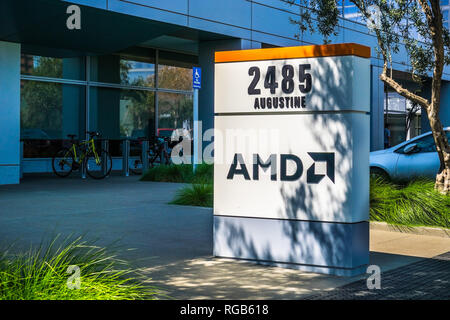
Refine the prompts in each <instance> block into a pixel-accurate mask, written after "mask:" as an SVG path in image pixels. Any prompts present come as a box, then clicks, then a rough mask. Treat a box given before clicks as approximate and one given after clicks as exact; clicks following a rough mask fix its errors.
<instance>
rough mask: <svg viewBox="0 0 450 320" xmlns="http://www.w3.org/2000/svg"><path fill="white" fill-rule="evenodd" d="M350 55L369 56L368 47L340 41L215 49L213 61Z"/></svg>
mask: <svg viewBox="0 0 450 320" xmlns="http://www.w3.org/2000/svg"><path fill="white" fill-rule="evenodd" d="M350 55H353V56H358V57H362V58H370V47H366V46H363V45H360V44H357V43H340V44H327V45H313V46H299V47H280V48H268V49H250V50H235V51H217V52H216V53H215V61H216V63H218V62H239V61H256V60H277V59H294V58H315V57H332V56H350Z"/></svg>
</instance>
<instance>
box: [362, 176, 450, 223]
mask: <svg viewBox="0 0 450 320" xmlns="http://www.w3.org/2000/svg"><path fill="white" fill-rule="evenodd" d="M370 219H371V220H373V221H384V222H387V223H391V224H397V225H406V226H417V225H422V226H439V227H444V228H449V227H450V196H446V195H443V194H441V193H439V192H437V191H435V190H434V182H433V181H430V180H415V181H411V182H408V183H407V184H403V185H402V184H396V183H394V182H389V181H386V180H384V179H381V178H372V179H371V180H370Z"/></svg>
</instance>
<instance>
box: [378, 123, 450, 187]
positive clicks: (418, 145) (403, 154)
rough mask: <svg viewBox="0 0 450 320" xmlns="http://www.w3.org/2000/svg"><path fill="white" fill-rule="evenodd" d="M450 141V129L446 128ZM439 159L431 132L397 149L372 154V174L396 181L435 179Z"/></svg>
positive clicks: (397, 146)
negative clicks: (419, 178) (421, 178)
mask: <svg viewBox="0 0 450 320" xmlns="http://www.w3.org/2000/svg"><path fill="white" fill-rule="evenodd" d="M444 130H445V133H446V135H447V139H448V140H449V141H450V127H446V128H444ZM439 166H440V163H439V157H438V154H437V152H436V145H435V143H434V139H433V135H432V134H431V131H429V132H427V133H424V134H422V135H420V136H417V137H414V138H412V139H411V140H407V141H405V142H402V143H400V144H398V145H396V146H395V147H392V148H389V149H385V150H379V151H373V152H371V153H370V172H371V173H373V174H378V175H382V176H387V177H389V178H391V179H395V180H409V179H412V178H418V177H425V178H431V179H434V178H435V177H436V174H437V173H438V170H439Z"/></svg>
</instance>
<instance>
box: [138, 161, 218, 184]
mask: <svg viewBox="0 0 450 320" xmlns="http://www.w3.org/2000/svg"><path fill="white" fill-rule="evenodd" d="M213 170H214V168H213V165H210V164H205V163H203V164H200V165H198V166H197V169H196V172H195V174H194V173H193V170H192V165H191V164H179V165H176V164H171V165H161V166H156V167H153V168H150V169H149V170H148V171H147V172H145V174H144V175H143V176H142V178H141V181H158V182H183V183H199V184H204V183H212V180H213Z"/></svg>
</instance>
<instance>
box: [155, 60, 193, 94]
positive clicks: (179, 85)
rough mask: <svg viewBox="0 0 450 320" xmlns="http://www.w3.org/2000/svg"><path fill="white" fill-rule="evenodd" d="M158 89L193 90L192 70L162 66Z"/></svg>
mask: <svg viewBox="0 0 450 320" xmlns="http://www.w3.org/2000/svg"><path fill="white" fill-rule="evenodd" d="M158 87H159V88H163V89H175V90H185V91H190V90H192V68H181V67H175V66H165V65H160V66H159V67H158Z"/></svg>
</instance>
